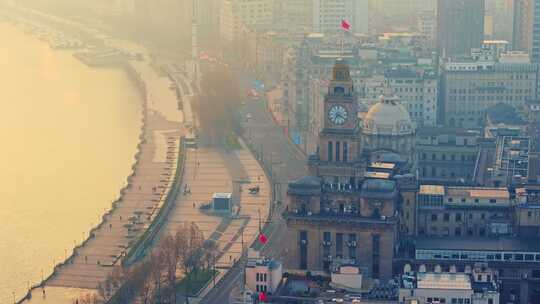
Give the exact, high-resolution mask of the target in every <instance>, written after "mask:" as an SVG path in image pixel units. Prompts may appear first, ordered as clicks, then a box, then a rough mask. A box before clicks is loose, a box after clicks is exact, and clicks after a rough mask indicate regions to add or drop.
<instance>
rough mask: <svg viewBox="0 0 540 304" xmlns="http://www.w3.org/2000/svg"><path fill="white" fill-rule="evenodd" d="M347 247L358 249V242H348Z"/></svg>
mask: <svg viewBox="0 0 540 304" xmlns="http://www.w3.org/2000/svg"><path fill="white" fill-rule="evenodd" d="M347 247H350V248H356V241H351V242H347Z"/></svg>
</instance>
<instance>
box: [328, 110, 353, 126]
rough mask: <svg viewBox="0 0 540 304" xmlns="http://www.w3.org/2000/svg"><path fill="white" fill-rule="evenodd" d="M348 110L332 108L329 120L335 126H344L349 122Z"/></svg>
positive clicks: (329, 112)
mask: <svg viewBox="0 0 540 304" xmlns="http://www.w3.org/2000/svg"><path fill="white" fill-rule="evenodd" d="M348 115H349V113H347V109H346V108H345V107H343V106H340V105H336V106H332V107H331V108H330V111H328V119H329V120H330V121H331V122H332V123H333V124H335V125H338V126H339V125H342V124H344V123H345V122H346V121H347V116H348Z"/></svg>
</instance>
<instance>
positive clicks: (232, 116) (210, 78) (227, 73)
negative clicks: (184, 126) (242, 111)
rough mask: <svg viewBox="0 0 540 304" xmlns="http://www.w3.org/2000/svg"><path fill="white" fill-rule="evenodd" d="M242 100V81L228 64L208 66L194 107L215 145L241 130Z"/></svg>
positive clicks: (207, 135)
mask: <svg viewBox="0 0 540 304" xmlns="http://www.w3.org/2000/svg"><path fill="white" fill-rule="evenodd" d="M241 99H242V96H241V94H240V83H239V80H238V78H237V77H236V75H235V73H234V72H233V71H232V70H231V69H230V68H229V67H228V66H227V65H224V64H213V65H207V66H205V68H204V70H203V74H202V78H201V90H200V92H199V94H198V95H197V97H196V98H195V102H194V104H193V109H194V111H195V113H196V115H197V117H198V119H199V126H200V128H201V130H202V131H203V134H204V135H206V137H207V138H208V140H209V142H210V143H211V144H224V143H225V139H226V138H227V137H228V136H230V135H231V134H232V133H238V132H239V131H240V126H241V123H240V122H241V121H240V119H241V117H240V115H239V108H240V105H241Z"/></svg>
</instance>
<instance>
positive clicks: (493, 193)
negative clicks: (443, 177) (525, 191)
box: [446, 187, 510, 199]
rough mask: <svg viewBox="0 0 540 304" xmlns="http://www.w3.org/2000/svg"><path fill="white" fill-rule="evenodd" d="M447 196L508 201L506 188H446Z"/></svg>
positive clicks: (508, 195) (508, 196) (508, 194)
mask: <svg viewBox="0 0 540 304" xmlns="http://www.w3.org/2000/svg"><path fill="white" fill-rule="evenodd" d="M446 191H447V195H448V196H466V197H472V198H501V199H509V198H510V193H509V192H508V189H506V188H480V187H447V188H446Z"/></svg>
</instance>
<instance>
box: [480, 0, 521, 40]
mask: <svg viewBox="0 0 540 304" xmlns="http://www.w3.org/2000/svg"><path fill="white" fill-rule="evenodd" d="M514 2H515V1H514V0H486V22H485V23H486V32H485V34H486V39H492V40H506V41H508V42H512V34H513V22H514Z"/></svg>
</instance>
